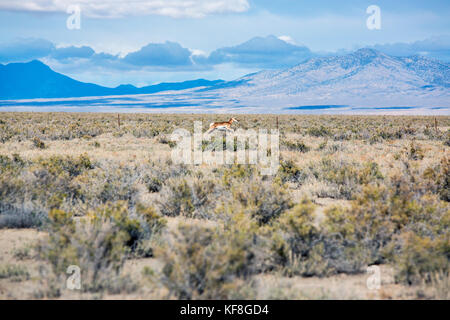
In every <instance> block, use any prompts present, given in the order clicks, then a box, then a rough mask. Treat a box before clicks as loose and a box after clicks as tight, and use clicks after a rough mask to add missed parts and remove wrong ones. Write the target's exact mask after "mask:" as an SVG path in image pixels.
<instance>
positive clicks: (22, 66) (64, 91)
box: [0, 60, 224, 100]
mask: <svg viewBox="0 0 450 320" xmlns="http://www.w3.org/2000/svg"><path fill="white" fill-rule="evenodd" d="M222 82H224V81H223V80H215V81H208V80H204V79H197V80H191V81H185V82H179V83H160V84H157V85H152V86H146V87H142V88H137V87H135V86H133V85H130V84H128V85H120V86H118V87H116V88H108V87H103V86H99V85H96V84H92V83H84V82H80V81H77V80H74V79H72V78H70V77H67V76H65V75H62V74H60V73H57V72H55V71H53V70H52V69H50V67H48V66H47V65H45V64H44V63H42V62H40V61H38V60H33V61H31V62H28V63H9V64H7V65H2V64H0V99H5V100H6V99H34V98H73V97H89V96H113V95H130V94H151V93H155V92H160V91H168V90H185V89H189V88H197V87H208V86H212V85H216V84H220V83H222Z"/></svg>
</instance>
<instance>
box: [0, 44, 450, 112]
mask: <svg viewBox="0 0 450 320" xmlns="http://www.w3.org/2000/svg"><path fill="white" fill-rule="evenodd" d="M449 70H450V66H449V64H448V63H444V62H441V61H438V60H435V59H429V58H426V57H423V56H411V57H393V56H389V55H387V54H384V53H382V52H380V51H377V50H374V49H368V48H366V49H360V50H358V51H355V52H353V53H351V54H346V55H342V56H333V57H330V56H328V57H319V58H311V59H308V60H306V61H304V62H302V63H300V64H298V65H296V66H293V67H291V68H286V69H283V70H266V71H261V72H257V73H253V74H249V75H246V76H244V77H242V78H239V79H236V80H234V81H222V80H217V81H207V80H202V79H199V80H193V81H187V82H182V83H162V84H159V85H155V86H148V87H143V88H136V87H134V86H131V85H122V86H119V87H116V88H106V87H102V86H98V85H95V84H88V83H82V82H79V81H76V80H73V79H71V78H69V77H66V76H64V75H61V74H59V73H56V72H54V71H52V70H51V69H50V68H49V67H47V66H46V65H44V64H43V63H41V62H39V61H32V62H29V63H25V64H19V63H16V64H8V65H6V66H3V65H2V66H0V99H29V98H66V97H82V96H110V95H133V94H145V95H143V96H139V98H136V99H132V100H131V99H129V101H127V102H126V104H125V103H124V106H125V105H127V106H129V105H133V106H135V107H136V108H137V107H142V108H169V107H170V106H176V107H182V108H185V109H183V110H184V111H186V110H189V108H194V107H195V110H196V111H199V110H202V111H203V110H205V111H208V110H209V111H214V110H217V109H218V108H222V109H223V110H235V111H239V108H241V109H242V110H244V109H246V108H247V109H246V110H251V112H260V111H261V112H272V111H277V112H278V111H280V110H302V109H305V110H307V109H308V108H309V109H311V108H315V109H317V108H319V109H320V107H321V106H323V108H328V107H333V106H336V107H339V106H359V107H370V108H376V107H393V108H396V107H427V108H428V107H429V108H436V109H437V108H441V109H442V108H443V110H444V111H443V112H446V111H445V110H448V108H449V107H450V72H449ZM167 90H176V91H177V92H176V93H175V92H163V91H167ZM158 92H159V93H158ZM114 103H117V101H115V102H114ZM31 104H32V102H30V103H28V104H27V105H31ZM1 105H3V106H5V105H8V103H5V102H3V103H2V104H1ZM15 105H17V104H15ZM72 105H73V104H72ZM85 105H87V102H85ZM116 105H117V104H116ZM208 108H209V109H208Z"/></svg>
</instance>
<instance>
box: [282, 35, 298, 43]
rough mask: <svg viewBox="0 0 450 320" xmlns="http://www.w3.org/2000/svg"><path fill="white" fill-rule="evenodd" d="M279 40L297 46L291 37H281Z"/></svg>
mask: <svg viewBox="0 0 450 320" xmlns="http://www.w3.org/2000/svg"><path fill="white" fill-rule="evenodd" d="M278 39H280V40H283V41H284V42H286V43H289V44H295V41H294V39H292V38H291V37H290V36H279V37H278Z"/></svg>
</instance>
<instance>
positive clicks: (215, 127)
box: [206, 118, 239, 133]
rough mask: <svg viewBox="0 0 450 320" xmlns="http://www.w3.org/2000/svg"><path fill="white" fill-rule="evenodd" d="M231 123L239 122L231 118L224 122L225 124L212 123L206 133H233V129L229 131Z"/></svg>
mask: <svg viewBox="0 0 450 320" xmlns="http://www.w3.org/2000/svg"><path fill="white" fill-rule="evenodd" d="M233 122H239V121H237V119H236V118H231V119H230V120H229V121H225V122H212V123H211V124H210V125H209V130H208V131H207V132H206V133H211V132H213V131H214V130H226V131H232V132H233V131H234V130H233V129H231V124H232V123H233Z"/></svg>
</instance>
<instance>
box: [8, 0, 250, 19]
mask: <svg viewBox="0 0 450 320" xmlns="http://www.w3.org/2000/svg"><path fill="white" fill-rule="evenodd" d="M74 4H78V5H80V7H81V13H82V15H84V16H87V17H93V18H117V17H125V16H135V15H151V14H154V15H162V16H169V17H173V18H184V17H189V18H202V17H204V16H207V15H210V14H215V13H239V12H245V11H247V10H248V9H249V7H250V5H249V3H248V0H133V1H124V0H77V1H73V0H21V1H17V0H0V10H16V11H32V12H67V9H68V8H69V6H71V5H74Z"/></svg>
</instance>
